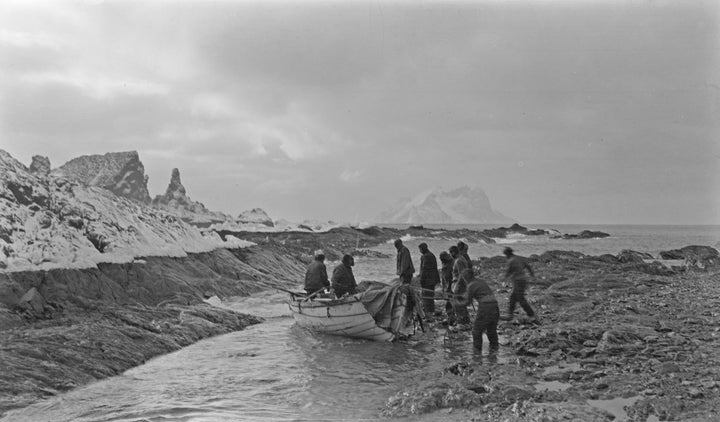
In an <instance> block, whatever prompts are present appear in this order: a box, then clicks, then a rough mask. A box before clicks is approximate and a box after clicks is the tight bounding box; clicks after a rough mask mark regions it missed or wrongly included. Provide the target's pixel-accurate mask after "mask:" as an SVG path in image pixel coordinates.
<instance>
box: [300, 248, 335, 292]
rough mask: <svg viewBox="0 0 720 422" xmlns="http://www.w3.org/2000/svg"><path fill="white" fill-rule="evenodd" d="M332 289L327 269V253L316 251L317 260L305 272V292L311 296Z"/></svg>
mask: <svg viewBox="0 0 720 422" xmlns="http://www.w3.org/2000/svg"><path fill="white" fill-rule="evenodd" d="M326 287H330V280H328V275H327V268H326V267H325V253H324V252H323V251H321V250H317V251H315V259H314V260H313V262H312V264H310V265H309V266H308V268H307V271H306V272H305V291H306V292H307V294H308V295H311V294H313V293H315V292H317V291H318V290H323V289H325V288H326Z"/></svg>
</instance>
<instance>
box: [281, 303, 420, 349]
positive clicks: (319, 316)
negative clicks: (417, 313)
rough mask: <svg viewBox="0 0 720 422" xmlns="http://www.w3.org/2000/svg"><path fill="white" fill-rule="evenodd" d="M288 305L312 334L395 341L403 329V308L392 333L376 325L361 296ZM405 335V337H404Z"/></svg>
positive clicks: (399, 312)
mask: <svg viewBox="0 0 720 422" xmlns="http://www.w3.org/2000/svg"><path fill="white" fill-rule="evenodd" d="M288 305H289V307H290V311H292V314H293V317H294V318H295V321H296V322H297V324H298V325H300V326H301V327H304V328H308V329H310V330H313V331H317V332H321V333H325V334H331V335H338V336H346V337H352V338H361V339H367V340H373V341H393V340H395V339H396V338H397V334H400V333H401V329H400V328H401V327H403V328H404V325H405V324H404V322H406V319H405V318H403V313H404V306H402V307H398V308H397V309H395V310H394V312H393V318H392V319H393V321H392V322H393V324H391V327H390V329H389V330H388V329H384V328H381V327H379V326H378V325H377V323H376V322H375V319H373V317H372V316H371V315H370V313H369V312H368V310H367V309H366V308H365V305H363V303H362V302H361V301H360V295H359V294H358V295H353V296H350V297H348V298H345V299H342V300H332V299H317V300H310V301H294V300H292V301H289V302H288ZM402 334H404V333H402Z"/></svg>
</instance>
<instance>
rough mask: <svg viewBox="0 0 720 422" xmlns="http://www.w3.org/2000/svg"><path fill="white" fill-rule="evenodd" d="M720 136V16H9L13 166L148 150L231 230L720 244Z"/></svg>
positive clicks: (368, 9)
mask: <svg viewBox="0 0 720 422" xmlns="http://www.w3.org/2000/svg"><path fill="white" fill-rule="evenodd" d="M719 135H720V6H719V4H718V3H717V2H715V1H695V0H693V1H654V0H653V1H651V0H645V1H629V0H628V1H625V0H623V1H580V0H578V1H550V0H544V1H543V0H535V1H521V0H510V1H499V0H498V1H463V2H455V1H359V0H356V1H284V2H280V1H229V0H226V1H219V0H218V1H199V0H187V1H182V0H181V1H172V2H171V1H159V0H157V1H146V0H144V1H132V0H128V1H119V0H118V1H62V0H60V1H32V0H31V1H13V0H9V1H7V0H5V1H2V2H0V149H4V150H6V151H7V152H9V153H10V154H11V155H13V156H14V157H15V158H17V159H18V160H20V161H21V162H23V163H25V164H26V165H29V163H30V161H31V157H32V156H33V155H36V154H39V155H43V156H47V157H49V158H50V161H51V163H52V166H53V168H54V167H58V166H60V165H62V164H63V163H65V162H66V161H68V160H70V159H72V158H74V157H78V156H81V155H88V154H104V153H106V152H114V151H129V150H135V151H138V153H139V155H140V159H141V160H142V162H143V164H144V166H145V170H146V173H147V174H148V176H149V182H148V188H149V190H150V194H151V195H152V196H154V195H158V194H162V193H164V191H165V188H166V187H167V185H168V182H169V180H170V174H171V171H172V169H173V168H179V170H180V174H181V178H182V183H183V185H185V187H186V189H187V193H188V195H189V196H190V197H191V198H192V199H193V200H196V201H200V202H202V203H204V204H205V205H206V206H207V207H208V208H209V209H211V210H215V211H223V212H226V213H229V214H232V215H236V214H238V213H240V212H241V211H244V210H247V209H250V208H254V207H261V208H263V209H265V210H266V211H267V212H268V214H270V216H271V217H273V218H275V219H278V218H285V219H289V220H292V221H300V220H304V219H314V220H328V219H332V220H335V221H347V222H360V221H372V219H373V217H374V216H375V215H376V214H377V213H379V212H380V211H383V210H384V209H386V208H388V207H389V206H391V205H392V204H393V203H395V202H396V201H397V200H398V198H402V197H413V196H415V195H417V194H419V193H421V192H422V191H426V190H427V189H430V188H434V187H444V188H446V189H451V188H456V187H460V186H477V187H480V188H482V189H483V190H484V191H485V192H486V193H487V195H488V197H489V199H490V202H491V204H492V206H493V208H494V209H495V210H497V211H499V212H500V213H502V214H504V215H506V216H508V217H511V218H513V219H514V220H516V221H518V222H520V223H526V224H528V223H554V224H720V136H719Z"/></svg>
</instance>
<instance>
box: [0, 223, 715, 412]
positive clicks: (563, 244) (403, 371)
mask: <svg viewBox="0 0 720 422" xmlns="http://www.w3.org/2000/svg"><path fill="white" fill-rule="evenodd" d="M528 227H530V228H545V229H556V230H559V231H560V232H562V233H578V232H580V231H582V230H586V229H587V230H598V231H603V232H606V233H609V234H610V235H611V236H610V237H609V238H605V239H589V240H560V239H548V238H546V237H528V238H524V237H515V238H511V239H506V240H503V241H502V242H501V243H498V244H493V245H485V244H480V243H473V244H470V255H471V256H472V257H478V256H494V255H499V254H501V252H502V248H503V247H505V246H506V245H508V244H509V245H511V246H512V247H513V248H514V249H515V250H516V251H517V252H518V253H519V254H522V255H529V254H532V253H542V252H544V251H546V250H550V249H561V250H576V251H581V252H584V253H587V254H593V255H595V254H602V253H612V254H617V253H618V252H620V251H621V250H622V249H633V250H637V251H642V252H650V253H652V254H657V253H658V252H660V251H662V250H669V249H676V248H681V247H683V246H688V245H708V246H715V247H717V244H718V242H719V241H720V226H552V227H550V226H545V225H537V226H528ZM481 228H482V227H481ZM422 241H425V242H427V243H428V244H429V246H430V249H431V250H432V251H433V252H435V254H436V255H437V254H439V252H440V251H441V250H446V249H447V248H448V247H449V246H450V245H452V244H455V243H456V242H457V239H432V240H427V239H413V238H408V239H406V244H407V245H408V247H409V248H410V251H411V254H412V256H413V259H414V260H415V264H416V265H417V264H418V255H417V245H418V244H419V243H421V242H422ZM375 249H376V250H378V251H382V252H386V253H387V254H388V257H387V258H358V259H357V260H356V264H355V268H354V271H355V274H356V278H357V279H358V281H362V280H378V281H389V280H391V279H392V278H394V277H395V275H394V272H395V258H394V247H393V245H392V244H391V243H387V244H383V245H380V246H378V247H377V248H375ZM334 264H335V263H328V268H329V269H332V266H333V265H334ZM296 287H297V288H300V287H301V286H300V284H298V286H296ZM286 299H287V297H286V295H285V294H282V293H280V292H277V291H266V292H261V293H258V294H256V295H253V296H251V297H245V298H226V299H225V300H224V301H223V302H219V300H215V301H214V302H213V303H214V304H216V305H218V306H222V307H226V308H229V309H234V310H237V311H239V312H244V313H250V314H254V315H259V316H262V317H265V318H266V319H267V320H266V322H264V323H262V324H259V325H255V326H252V327H250V328H248V329H246V330H244V331H239V332H235V333H230V334H226V335H222V336H218V337H214V338H210V339H206V340H203V341H200V342H198V343H196V344H194V345H191V346H189V347H186V348H184V349H182V350H179V351H177V352H174V353H171V354H168V355H165V356H160V357H158V358H155V359H153V360H151V361H149V362H147V363H146V364H144V365H142V366H139V367H136V368H133V369H130V370H128V371H126V372H125V373H123V374H122V375H119V376H116V377H112V378H109V379H106V380H102V381H98V382H95V383H93V384H90V385H87V386H84V387H80V388H77V389H75V390H73V391H70V392H67V393H63V394H60V395H58V396H56V397H53V398H50V399H48V400H45V401H42V402H39V403H37V404H35V405H32V406H30V407H27V408H25V409H20V410H16V411H12V412H10V413H8V414H7V415H6V416H5V417H4V418H2V419H0V420H1V421H3V422H5V421H8V422H9V421H13V422H14V421H37V422H42V421H53V422H63V421H67V422H69V421H78V422H90V421H93V422H94V421H114V422H119V421H153V422H160V421H163V422H167V421H197V422H200V421H202V422H205V421H333V420H348V421H366V420H377V419H378V417H379V414H380V411H381V410H382V408H383V407H384V405H385V404H386V402H387V399H388V397H389V396H390V395H392V394H394V393H396V392H398V391H401V390H403V389H404V388H407V387H408V386H412V385H414V384H416V383H417V382H418V379H420V378H422V377H423V376H426V375H427V374H431V373H438V372H439V371H442V369H443V368H444V367H445V366H447V362H457V361H458V360H473V361H475V362H477V363H478V364H481V365H496V364H505V363H507V362H509V361H510V360H511V359H513V357H514V356H512V354H511V353H510V352H509V351H506V350H502V348H501V353H500V356H499V358H498V360H497V361H491V360H489V359H487V356H485V355H481V356H476V355H474V354H473V352H472V346H471V337H470V335H469V333H459V334H454V335H447V334H446V333H445V330H444V329H440V328H434V329H433V330H431V331H429V332H427V333H421V332H419V331H418V333H417V335H416V336H415V338H414V339H412V340H411V341H409V342H400V343H374V342H369V341H363V340H353V339H348V338H342V337H333V336H325V335H321V334H315V333H312V332H309V331H306V330H304V329H302V328H300V327H298V326H297V325H296V324H295V322H294V320H293V319H292V316H291V314H290V311H289V309H288V307H287V304H286V303H285V300H286ZM501 305H502V304H501ZM502 343H503V341H502V333H501V344H502ZM485 353H487V351H485Z"/></svg>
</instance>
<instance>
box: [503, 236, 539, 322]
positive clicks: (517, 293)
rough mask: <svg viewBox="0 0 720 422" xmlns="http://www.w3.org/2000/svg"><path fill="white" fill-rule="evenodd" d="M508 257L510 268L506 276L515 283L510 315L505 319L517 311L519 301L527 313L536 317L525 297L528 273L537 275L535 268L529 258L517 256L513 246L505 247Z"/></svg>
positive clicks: (511, 294) (510, 302)
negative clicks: (516, 306)
mask: <svg viewBox="0 0 720 422" xmlns="http://www.w3.org/2000/svg"><path fill="white" fill-rule="evenodd" d="M503 253H504V254H505V256H506V257H507V263H508V268H507V271H506V272H505V278H506V279H510V280H511V281H512V284H513V290H512V293H510V301H509V303H508V315H507V317H506V318H505V319H511V318H512V317H513V314H514V313H515V305H516V304H517V303H519V304H520V306H521V307H522V308H523V310H525V313H526V314H527V315H528V316H529V317H530V318H533V319H535V311H533V308H532V307H531V306H530V304H529V303H528V301H527V299H526V298H525V291H526V290H527V286H528V274H530V276H531V277H535V274H534V273H533V269H532V267H531V266H530V264H529V263H528V260H527V258H524V257H522V256H517V255H515V254H514V253H513V250H512V248H505V250H504V251H503Z"/></svg>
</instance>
